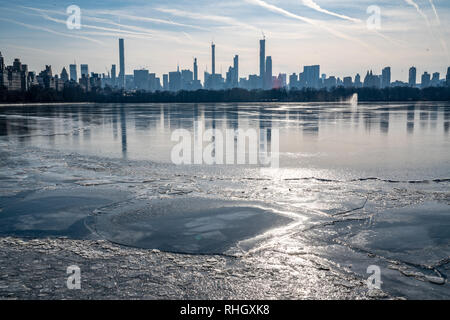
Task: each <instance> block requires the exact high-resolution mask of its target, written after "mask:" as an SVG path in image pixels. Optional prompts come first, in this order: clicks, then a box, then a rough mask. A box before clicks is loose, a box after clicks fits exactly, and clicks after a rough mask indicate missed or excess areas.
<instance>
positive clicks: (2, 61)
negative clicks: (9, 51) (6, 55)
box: [0, 52, 5, 72]
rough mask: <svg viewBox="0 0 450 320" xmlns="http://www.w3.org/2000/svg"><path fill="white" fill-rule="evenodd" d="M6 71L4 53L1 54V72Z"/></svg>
mask: <svg viewBox="0 0 450 320" xmlns="http://www.w3.org/2000/svg"><path fill="white" fill-rule="evenodd" d="M3 70H5V60H4V59H3V56H2V53H1V52H0V72H3Z"/></svg>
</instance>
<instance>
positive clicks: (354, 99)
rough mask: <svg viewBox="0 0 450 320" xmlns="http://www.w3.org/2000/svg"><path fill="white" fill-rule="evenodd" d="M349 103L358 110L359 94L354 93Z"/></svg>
mask: <svg viewBox="0 0 450 320" xmlns="http://www.w3.org/2000/svg"><path fill="white" fill-rule="evenodd" d="M349 102H350V105H351V106H352V107H353V108H356V107H357V106H358V94H357V93H354V94H353V96H352V97H351V98H350V100H349Z"/></svg>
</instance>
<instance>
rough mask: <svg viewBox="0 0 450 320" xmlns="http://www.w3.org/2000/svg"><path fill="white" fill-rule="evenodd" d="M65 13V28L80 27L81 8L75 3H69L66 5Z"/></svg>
mask: <svg viewBox="0 0 450 320" xmlns="http://www.w3.org/2000/svg"><path fill="white" fill-rule="evenodd" d="M66 13H67V14H68V15H69V17H68V18H67V20H66V26H67V29H69V30H74V29H81V8H80V7H79V6H77V5H71V6H68V7H67V9H66Z"/></svg>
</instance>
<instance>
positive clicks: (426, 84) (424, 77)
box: [420, 71, 431, 88]
mask: <svg viewBox="0 0 450 320" xmlns="http://www.w3.org/2000/svg"><path fill="white" fill-rule="evenodd" d="M430 78H431V76H430V74H429V73H428V72H426V71H425V72H424V73H423V75H422V81H421V83H420V84H421V87H422V88H427V87H429V86H430Z"/></svg>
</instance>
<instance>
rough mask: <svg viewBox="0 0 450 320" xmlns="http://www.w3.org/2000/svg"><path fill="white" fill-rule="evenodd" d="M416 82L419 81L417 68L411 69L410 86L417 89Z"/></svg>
mask: <svg viewBox="0 0 450 320" xmlns="http://www.w3.org/2000/svg"><path fill="white" fill-rule="evenodd" d="M416 80H417V69H416V68H415V67H411V68H409V80H408V83H409V86H410V87H415V86H416V84H417V82H416Z"/></svg>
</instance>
